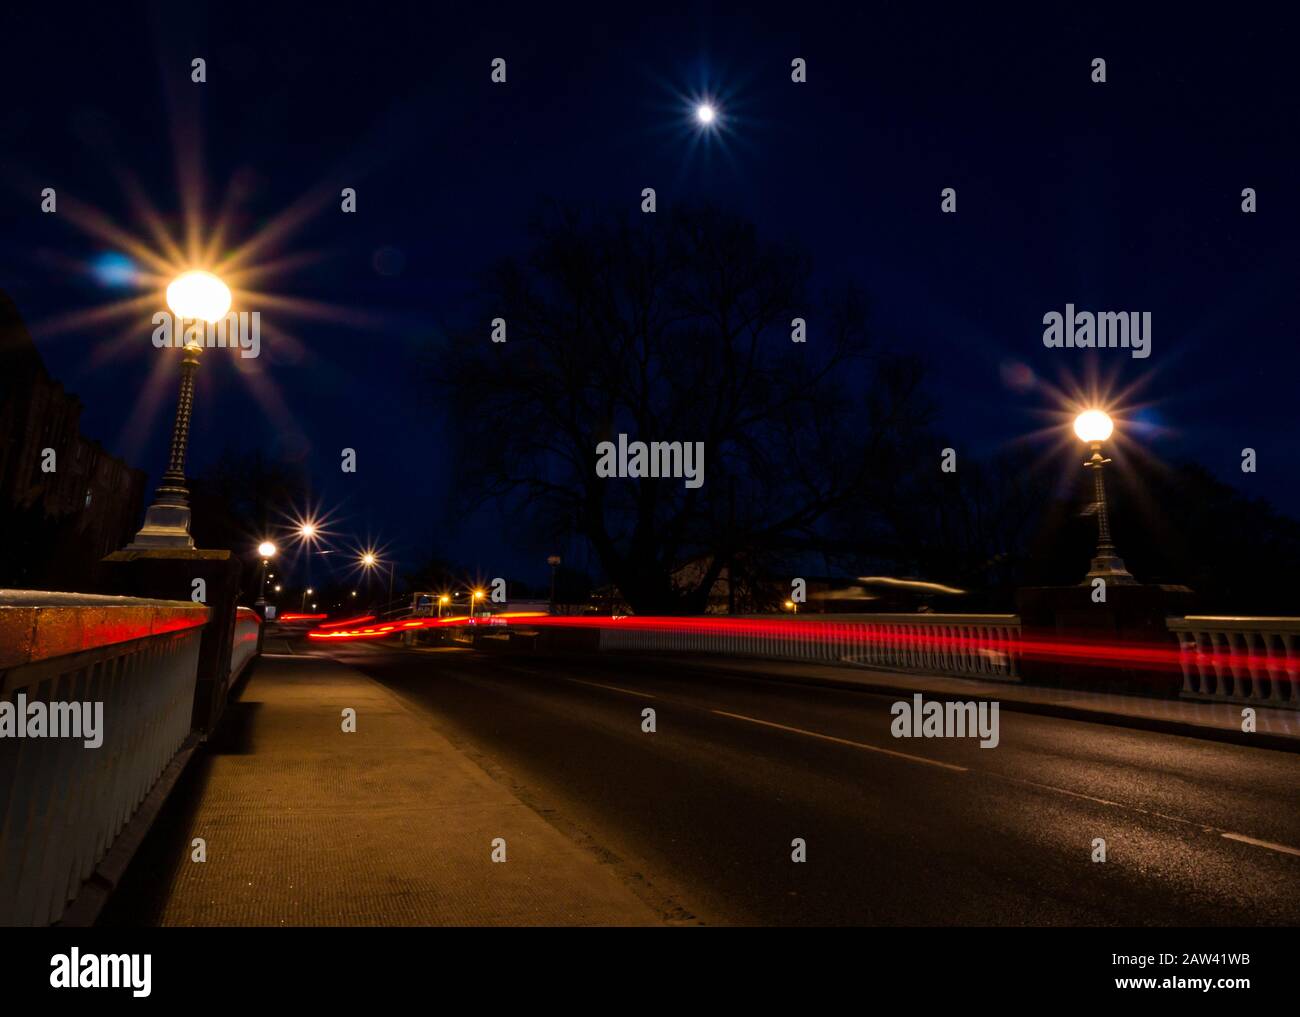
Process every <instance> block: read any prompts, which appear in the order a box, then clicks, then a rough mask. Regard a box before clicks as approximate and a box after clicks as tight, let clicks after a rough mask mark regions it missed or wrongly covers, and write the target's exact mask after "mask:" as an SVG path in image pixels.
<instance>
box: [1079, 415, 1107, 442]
mask: <svg viewBox="0 0 1300 1017" xmlns="http://www.w3.org/2000/svg"><path fill="white" fill-rule="evenodd" d="M1114 430H1115V424H1114V422H1113V421H1112V420H1111V419H1110V415H1109V414H1107V413H1103V412H1102V411H1101V410H1084V411H1083V412H1082V413H1080V414H1079V415H1078V416H1077V417H1075V418H1074V433H1075V434H1077V435H1078V436H1079V440H1080V441H1086V442H1087V443H1088V444H1089V445H1096V444H1099V443H1100V442H1103V441H1105V440H1106V439H1107V438H1109V437H1110V436H1111V433H1112V432H1113V431H1114Z"/></svg>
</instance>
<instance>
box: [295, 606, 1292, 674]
mask: <svg viewBox="0 0 1300 1017" xmlns="http://www.w3.org/2000/svg"><path fill="white" fill-rule="evenodd" d="M362 620H369V619H362ZM512 624H514V625H516V627H528V628H574V629H608V630H610V631H638V632H657V633H662V634H665V635H681V636H688V635H690V636H703V637H711V638H718V639H722V638H733V639H735V638H742V639H743V638H756V639H783V640H796V641H799V642H806V643H814V644H817V645H821V646H833V647H840V648H843V649H852V648H855V647H871V646H883V647H886V648H893V649H912V650H918V651H921V650H932V651H941V652H942V651H947V652H968V653H972V654H981V653H983V654H1004V655H1006V656H1008V657H1015V658H1018V659H1029V660H1039V661H1056V662H1058V663H1068V664H1082V665H1089V666H1093V667H1112V668H1125V667H1129V668H1138V669H1141V670H1148V671H1150V670H1156V671H1181V670H1182V668H1183V666H1184V665H1196V666H1200V667H1211V668H1216V669H1219V670H1220V671H1223V672H1224V673H1228V674H1230V673H1233V671H1234V670H1235V671H1238V672H1240V671H1243V670H1245V671H1256V672H1264V673H1268V674H1275V673H1279V672H1285V675H1280V676H1283V677H1285V678H1286V679H1287V680H1290V681H1295V680H1296V677H1297V665H1296V664H1294V663H1291V662H1288V661H1287V660H1286V659H1285V658H1284V657H1281V656H1270V655H1268V654H1260V653H1231V652H1226V651H1220V650H1207V649H1202V648H1200V647H1195V648H1192V649H1191V652H1187V651H1186V650H1183V649H1181V648H1179V647H1177V646H1173V645H1168V644H1165V645H1161V644H1158V643H1136V642H1123V643H1115V642H1103V641H1098V642H1085V641H1081V640H1079V639H1078V638H1077V637H1076V638H1074V639H1054V638H1049V637H1045V636H1036V637H1033V638H1021V637H1006V636H998V635H992V634H990V635H987V636H965V635H948V634H945V633H940V632H901V631H897V630H898V629H899V628H900V627H902V625H901V624H900V623H898V622H887V623H879V624H877V625H875V626H872V624H871V623H863V622H833V621H826V622H822V621H795V620H793V619H751V618H672V617H630V616H629V617H623V618H607V617H586V618H584V617H553V616H550V615H546V614H541V613H531V612H519V613H514V614H510V613H507V614H499V615H491V616H485V617H482V618H475V619H472V620H471V619H470V618H469V617H468V616H463V615H462V616H456V617H448V618H404V619H395V620H393V621H392V622H386V623H384V624H381V625H374V626H369V627H363V628H350V629H345V628H331V630H330V631H322V630H324V629H326V626H321V627H320V628H318V629H315V630H313V631H312V632H310V633H308V635H309V637H310V638H312V639H322V640H323V639H330V640H337V641H340V642H349V641H353V640H364V639H382V638H384V637H386V636H389V635H392V634H394V633H399V632H407V631H413V630H419V629H433V628H443V627H466V628H468V627H474V628H480V627H482V628H490V627H504V626H509V625H512ZM920 624H925V623H924V622H921V623H920Z"/></svg>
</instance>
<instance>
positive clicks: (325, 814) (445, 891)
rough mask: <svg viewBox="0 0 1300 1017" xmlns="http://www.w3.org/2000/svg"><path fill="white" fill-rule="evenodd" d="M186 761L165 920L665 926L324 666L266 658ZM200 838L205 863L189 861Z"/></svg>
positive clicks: (442, 747) (450, 751) (435, 736)
mask: <svg viewBox="0 0 1300 1017" xmlns="http://www.w3.org/2000/svg"><path fill="white" fill-rule="evenodd" d="M345 708H351V709H354V710H355V711H356V714H357V720H356V733H355V734H345V733H343V731H342V730H341V723H342V712H343V710H344V709H345ZM195 765H196V766H198V767H199V772H198V774H197V776H196V778H195V780H194V786H195V788H196V789H197V791H196V794H195V796H194V797H195V799H196V800H194V801H192V802H190V803H188V805H189V808H190V809H191V810H192V811H191V814H190V815H189V816H188V817H187V818H186V819H185V821H184V822H183V824H181V825H183V826H184V827H186V831H184V832H187V833H188V836H186V838H185V840H184V843H183V844H178V845H177V848H178V849H179V851H177V852H174V853H173V857H177V856H179V860H178V862H177V864H176V865H175V868H174V871H172V872H171V873H170V874H166V875H161V877H160V878H164V879H169V880H170V885H169V886H168V887H167V888H166V889H165V891H164V892H163V894H162V895H161V896H162V900H163V903H162V905H161V913H160V914H158V916H157V920H158V922H159V923H160V924H163V925H336V926H337V925H653V924H660V919H659V916H658V915H657V914H656V913H655V912H654V911H653V909H652V908H651V907H650V906H649V905H648V904H646V903H644V902H643V901H642V900H641V899H640V898H638V897H637V896H636V895H635V894H634V893H633V892H632V891H631V890H630V889H628V888H627V887H626V885H625V884H624V883H623V882H622V881H621V880H619V878H618V877H617V876H616V875H615V874H614V872H613V871H612V870H611V869H610V868H609V867H608V866H606V865H604V864H602V863H601V862H600V861H599V860H598V859H596V858H595V857H594V856H593V855H591V854H589V853H587V852H586V851H584V850H582V849H581V848H579V847H578V846H576V845H575V844H573V843H572V842H571V841H570V840H569V839H567V838H566V837H564V836H563V835H562V834H560V833H559V832H558V831H557V830H555V829H554V828H553V827H552V826H550V825H549V824H548V823H547V822H546V821H545V820H544V819H542V818H541V817H540V816H539V815H538V814H537V813H535V812H533V811H532V810H531V809H530V808H528V807H527V806H526V805H524V804H523V803H522V802H521V801H519V799H517V798H516V797H515V796H514V795H513V794H512V793H511V792H510V791H508V790H507V789H506V788H504V787H503V786H501V785H500V784H498V783H496V782H495V781H493V780H492V779H491V778H490V777H488V775H487V774H485V773H484V772H483V771H482V770H481V769H480V768H479V767H478V766H476V765H475V764H474V763H473V762H471V761H470V760H469V759H467V758H466V757H465V756H464V755H463V754H462V753H461V752H460V751H458V750H457V749H456V748H455V747H454V746H452V744H451V743H450V742H449V741H447V739H446V738H444V737H443V736H442V735H441V734H439V733H438V732H437V731H435V730H434V729H433V727H431V726H430V724H429V723H428V722H426V721H425V720H424V719H422V718H421V717H420V716H418V715H417V714H416V713H414V712H412V710H411V709H410V708H408V707H407V706H406V705H404V704H403V703H402V702H401V701H400V700H398V699H397V697H395V696H394V695H393V694H392V693H390V692H389V691H388V690H387V689H385V688H384V687H383V686H381V685H379V684H378V683H376V682H374V681H372V680H371V679H369V678H367V677H366V676H365V675H362V674H360V673H358V672H356V671H353V670H351V669H349V668H347V667H344V666H343V665H341V664H338V663H336V662H334V661H330V660H327V659H323V658H320V657H312V656H292V655H287V656H278V655H277V656H265V657H263V658H262V659H261V660H259V661H258V663H257V665H256V669H255V671H254V672H253V674H252V677H251V679H250V680H249V683H248V685H247V687H246V688H245V689H244V692H243V694H242V696H241V697H240V699H239V700H238V702H236V703H234V704H232V705H231V707H230V712H229V713H228V715H227V716H226V717H225V718H224V720H223V729H222V731H221V732H220V733H219V735H218V737H217V739H216V740H215V741H214V742H213V743H212V744H211V745H210V746H209V748H208V750H207V751H206V752H205V753H204V754H203V757H202V758H201V759H196V761H195ZM178 834H179V831H178ZM194 837H202V838H203V839H204V840H205V841H206V842H207V861H206V862H203V863H198V862H193V861H191V860H190V857H189V854H190V847H189V842H190V839H192V838H194ZM495 838H503V839H504V840H505V844H506V861H505V862H493V861H492V851H493V844H492V842H493V840H494V839H495ZM151 878H152V877H151Z"/></svg>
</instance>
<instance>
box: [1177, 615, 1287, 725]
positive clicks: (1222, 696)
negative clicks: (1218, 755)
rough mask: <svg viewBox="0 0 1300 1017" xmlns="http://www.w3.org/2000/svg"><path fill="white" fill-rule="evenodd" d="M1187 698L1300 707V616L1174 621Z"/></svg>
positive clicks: (1184, 693)
mask: <svg viewBox="0 0 1300 1017" xmlns="http://www.w3.org/2000/svg"><path fill="white" fill-rule="evenodd" d="M1167 624H1168V626H1169V631H1170V632H1172V633H1174V634H1175V635H1176V636H1177V637H1178V645H1179V648H1180V651H1181V652H1180V657H1181V662H1182V666H1183V688H1182V693H1181V694H1182V696H1183V698H1185V699H1209V700H1215V701H1218V702H1229V703H1247V704H1254V705H1259V706H1277V707H1285V708H1289V709H1300V618H1264V617H1258V618H1251V617H1228V616H1224V617H1213V616H1209V615H1201V616H1197V615H1189V616H1188V617H1186V618H1170V619H1168V621H1167Z"/></svg>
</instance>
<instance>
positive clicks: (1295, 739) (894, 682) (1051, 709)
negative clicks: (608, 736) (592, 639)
mask: <svg viewBox="0 0 1300 1017" xmlns="http://www.w3.org/2000/svg"><path fill="white" fill-rule="evenodd" d="M691 663H692V664H693V665H696V666H700V667H713V668H716V669H718V670H722V671H729V672H732V673H735V674H741V675H746V676H750V677H764V676H768V677H775V678H780V679H782V680H787V681H797V682H805V683H809V684H814V685H835V686H851V687H854V688H860V689H863V690H864V691H870V692H881V693H885V694H888V695H899V696H906V697H909V698H910V697H911V696H912V695H914V694H915V693H917V692H920V693H925V694H932V695H936V696H949V697H961V698H962V699H969V700H975V701H979V700H989V701H993V700H996V701H997V702H998V703H1000V704H1001V708H1002V709H1005V710H1018V711H1021V712H1025V713H1042V714H1048V715H1051V716H1056V717H1065V718H1069V719H1072V720H1084V721H1092V722H1095V723H1101V724H1113V725H1117V726H1121V727H1136V728H1145V729H1149V730H1154V731H1161V732H1163V733H1166V734H1181V735H1188V736H1191V737H1194V738H1209V739H1213V740H1216V741H1226V742H1233V743H1235V744H1239V745H1252V746H1255V747H1257V748H1271V749H1281V750H1283V751H1287V752H1300V711H1296V710H1279V709H1270V708H1268V707H1262V706H1253V704H1246V703H1198V702H1194V701H1190V700H1181V699H1152V698H1147V697H1144V696H1126V695H1117V694H1112V693H1105V692H1087V691H1081V690H1074V689H1053V688H1045V687H1043V686H1035V685H1022V684H1020V683H1019V682H1008V681H981V680H979V679H975V678H949V677H943V676H939V675H922V674H907V673H903V672H899V671H886V670H879V669H876V668H868V667H862V666H858V665H853V664H849V663H843V664H829V663H828V664H820V663H812V662H809V663H798V662H793V661H789V662H787V661H760V660H745V659H743V658H729V659H724V658H718V659H713V658H710V657H708V656H705V655H694V656H692V657H691ZM1247 705H1251V706H1252V708H1253V709H1254V710H1255V725H1256V730H1255V731H1254V732H1253V733H1249V734H1248V733H1246V732H1244V731H1242V730H1241V724H1242V716H1241V711H1242V709H1243V708H1244V707H1246V706H1247Z"/></svg>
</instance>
